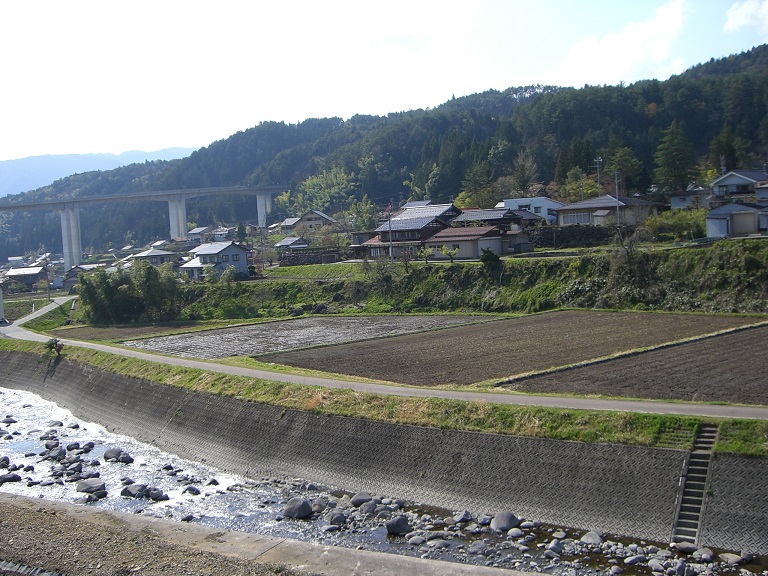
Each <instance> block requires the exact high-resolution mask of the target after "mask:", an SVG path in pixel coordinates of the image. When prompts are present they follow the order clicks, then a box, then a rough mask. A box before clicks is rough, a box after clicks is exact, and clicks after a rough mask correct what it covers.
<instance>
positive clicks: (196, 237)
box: [187, 226, 211, 244]
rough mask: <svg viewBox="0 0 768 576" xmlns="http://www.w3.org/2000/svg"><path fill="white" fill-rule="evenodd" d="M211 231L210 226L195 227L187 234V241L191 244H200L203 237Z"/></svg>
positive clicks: (203, 239)
mask: <svg viewBox="0 0 768 576" xmlns="http://www.w3.org/2000/svg"><path fill="white" fill-rule="evenodd" d="M210 231H211V227H210V226H197V227H196V228H192V230H190V231H189V232H187V240H188V241H189V242H192V243H193V244H202V243H203V241H205V235H206V234H208V232H210Z"/></svg>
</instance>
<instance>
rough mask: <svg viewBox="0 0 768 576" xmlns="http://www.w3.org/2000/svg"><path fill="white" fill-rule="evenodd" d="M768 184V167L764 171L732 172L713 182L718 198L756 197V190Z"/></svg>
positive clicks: (713, 188) (713, 189)
mask: <svg viewBox="0 0 768 576" xmlns="http://www.w3.org/2000/svg"><path fill="white" fill-rule="evenodd" d="M766 182H768V167H765V168H764V169H763V170H731V171H730V172H728V173H727V174H723V175H722V176H720V178H718V179H717V180H715V181H714V182H712V192H714V194H715V196H717V197H718V198H731V197H733V196H740V197H742V198H744V197H745V196H754V195H755V191H756V188H758V187H759V186H761V185H762V184H765V183H766Z"/></svg>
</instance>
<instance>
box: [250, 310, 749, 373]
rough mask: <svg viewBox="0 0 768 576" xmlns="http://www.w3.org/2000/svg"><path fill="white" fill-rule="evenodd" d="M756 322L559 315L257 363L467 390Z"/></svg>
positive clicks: (285, 355)
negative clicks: (465, 387)
mask: <svg viewBox="0 0 768 576" xmlns="http://www.w3.org/2000/svg"><path fill="white" fill-rule="evenodd" d="M755 322H756V320H755V319H753V318H739V317H730V316H698V315H682V314H652V313H633V312H596V311H563V312H554V313H549V314H541V315H536V316H527V317H521V318H509V319H504V320H499V321H496V322H489V323H484V324H474V325H469V326H457V327H452V328H445V329H442V330H437V331H433V332H426V333H421V334H409V335H405V336H398V337H393V338H386V339H377V340H371V341H365V342H354V343H350V344H344V345H337V346H327V347H322V348H314V349H308V350H295V351H291V352H282V353H277V354H267V355H262V356H259V357H258V359H259V360H263V361H269V362H275V363H278V364H287V365H289V366H296V367H301V368H311V369H315V370H321V371H325V372H334V373H341V374H347V375H351V376H362V377H367V378H373V379H377V380H386V381H390V382H397V383H403V384H412V385H417V386H437V385H441V384H458V385H467V384H471V383H475V382H482V381H486V380H503V379H506V378H507V377H509V376H512V375H518V374H524V373H527V372H531V371H539V370H546V369H549V368H553V367H557V366H565V365H569V364H574V363H577V362H583V361H587V360H590V359H595V358H601V357H605V356H610V355H612V354H617V353H619V352H624V351H628V350H634V349H637V348H644V347H650V346H658V345H661V344H664V343H667V342H673V341H676V340H680V339H684V338H690V337H694V336H699V335H703V334H708V333H713V332H717V331H720V330H724V329H728V328H735V327H739V326H746V325H749V324H753V323H755ZM648 369H649V370H651V371H655V370H654V367H652V366H649V367H648Z"/></svg>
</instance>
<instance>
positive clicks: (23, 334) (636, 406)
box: [0, 296, 768, 420]
mask: <svg viewBox="0 0 768 576" xmlns="http://www.w3.org/2000/svg"><path fill="white" fill-rule="evenodd" d="M72 298H73V297H72V296H67V297H63V298H55V299H54V301H53V302H52V303H51V304H48V305H47V306H45V307H43V308H41V309H40V310H37V311H36V312H34V313H33V314H31V315H29V316H25V317H24V318H23V319H21V320H19V321H18V322H16V323H13V324H9V325H5V326H0V334H3V335H4V336H6V337H8V338H16V339H20V340H33V341H37V342H45V341H47V340H49V337H48V336H43V335H41V334H37V333H35V332H31V331H29V330H25V329H24V328H23V324H24V323H25V322H28V321H29V320H31V319H32V318H36V317H37V316H40V315H42V314H45V313H46V312H48V311H49V310H52V309H53V308H54V307H56V306H60V305H61V304H64V303H66V302H68V301H70V300H72ZM62 341H63V342H64V343H65V344H66V345H67V346H80V347H83V348H91V349H93V350H100V351H102V352H109V353H111V354H119V355H121V356H127V357H130V358H139V359H141V360H148V361H150V362H159V363H161V364H169V365H173V366H187V367H190V368H200V369H202V370H209V371H212V372H221V373H224V374H234V375H237V376H249V377H253V378H262V379H264V380H273V381H277V382H290V383H293V384H303V385H306V386H322V387H326V388H347V389H352V390H356V391H358V392H371V393H373V394H383V395H390V396H411V397H422V398H451V399H455V400H466V401H485V402H491V403H495V404H515V405H520V406H543V407H547V408H570V409H575V410H613V411H622V412H643V413H649V414H678V415H683V416H706V417H716V418H748V419H753V420H768V408H762V407H759V406H725V405H710V404H691V403H683V402H651V401H644V400H609V399H597V398H572V397H558V396H534V395H527V394H515V393H512V392H504V391H499V392H497V393H494V392H462V391H453V390H435V389H433V388H420V387H411V386H388V385H384V384H371V383H368V382H356V381H351V380H335V379H332V378H320V377H315V376H300V375H297V374H285V373H278V372H269V371H267V370H257V369H253V368H240V367H237V366H227V365H225V364H218V363H216V362H209V361H205V362H204V361H201V360H193V359H190V358H179V357H171V356H161V355H158V354H150V353H148V352H141V351H139V350H136V349H133V348H124V347H121V346H106V345H104V344H96V343H93V342H84V341H80V340H68V339H62Z"/></svg>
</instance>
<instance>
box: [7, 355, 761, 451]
mask: <svg viewBox="0 0 768 576" xmlns="http://www.w3.org/2000/svg"><path fill="white" fill-rule="evenodd" d="M0 350H7V351H23V352H30V353H33V354H39V355H40V358H41V360H40V361H41V362H44V361H46V358H50V355H48V356H46V352H45V348H44V346H43V345H42V344H37V343H32V342H24V341H18V340H0ZM64 354H65V356H66V357H67V358H68V359H69V360H72V361H75V362H79V363H84V364H88V365H90V366H93V367H96V368H99V369H102V370H105V371H109V372H114V373H118V374H122V375H124V376H129V377H134V378H143V379H146V380H150V381H153V382H158V383H161V384H166V385H173V386H180V387H183V388H187V389H190V390H196V391H200V392H208V393H212V394H217V395H222V396H230V397H235V398H241V399H243V400H248V401H252V402H259V403H264V404H270V405H273V406H281V407H283V408H286V409H296V410H305V411H310V412H314V413H318V414H328V415H336V416H347V417H355V418H365V419H370V420H376V421H382V422H393V423H399V424H410V425H415V426H430V427H435V428H441V429H454V430H465V431H476V432H487V433H494V434H510V435H516V436H525V437H533V438H548V439H555V440H571V441H581V442H591V443H598V442H599V443H616V444H626V445H636V446H648V447H657V448H677V449H689V448H690V447H691V445H692V442H693V435H694V432H695V430H696V427H697V426H698V424H699V423H700V422H701V421H702V420H703V419H701V418H695V417H682V416H669V415H653V414H637V413H624V412H607V411H589V410H561V409H549V408H540V407H530V406H510V405H502V404H491V403H488V402H462V401H458V400H448V399H439V398H402V397H395V396H380V395H375V394H366V393H360V392H355V391H352V390H337V389H326V388H319V387H312V386H301V385H297V384H288V383H281V382H272V381H267V380H261V379H257V378H248V377H242V376H231V375H227V374H221V373H216V372H209V371H204V370H197V369H192V368H183V367H174V366H167V365H165V364H158V363H154V362H147V361H143V360H137V359H133V358H125V357H120V356H115V355H111V354H106V353H102V352H97V351H93V350H88V349H85V348H77V347H68V348H67V349H66V350H65V352H64ZM721 429H723V430H724V431H726V432H727V434H725V435H724V436H725V437H724V441H723V442H721V443H719V445H718V447H717V448H718V450H720V451H723V452H731V453H738V454H748V455H754V456H768V442H767V441H766V440H767V439H768V422H752V421H746V422H743V421H735V420H734V421H730V420H728V421H722V422H721Z"/></svg>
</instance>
